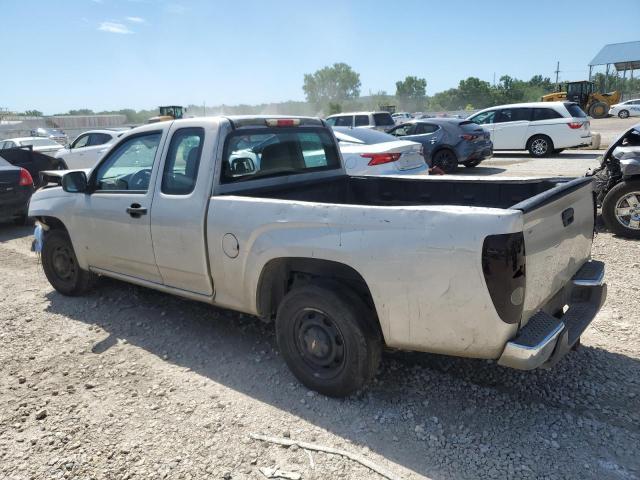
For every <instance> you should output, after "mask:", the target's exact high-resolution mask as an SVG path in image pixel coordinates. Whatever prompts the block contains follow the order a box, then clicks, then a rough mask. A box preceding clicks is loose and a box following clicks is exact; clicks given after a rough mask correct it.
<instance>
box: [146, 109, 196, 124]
mask: <svg viewBox="0 0 640 480" xmlns="http://www.w3.org/2000/svg"><path fill="white" fill-rule="evenodd" d="M158 109H159V110H160V115H158V116H155V117H151V118H150V119H149V120H147V123H156V122H164V121H166V120H178V119H180V118H182V116H183V115H184V112H186V111H187V109H186V108H183V107H181V106H179V105H166V106H162V107H158Z"/></svg>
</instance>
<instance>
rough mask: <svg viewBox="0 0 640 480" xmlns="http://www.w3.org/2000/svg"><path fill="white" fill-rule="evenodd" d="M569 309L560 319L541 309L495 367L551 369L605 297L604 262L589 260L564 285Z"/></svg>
mask: <svg viewBox="0 0 640 480" xmlns="http://www.w3.org/2000/svg"><path fill="white" fill-rule="evenodd" d="M567 287H568V288H569V292H568V298H569V301H568V307H569V308H568V309H567V310H566V311H565V312H564V313H563V315H562V316H561V317H559V318H558V317H556V316H553V315H550V314H549V313H547V312H544V311H542V310H540V311H538V312H537V313H536V314H534V315H533V317H531V318H530V319H529V322H528V323H527V325H526V326H525V327H524V328H522V329H520V330H519V331H518V333H517V335H516V337H515V338H514V339H513V340H511V341H509V342H507V345H506V346H505V349H504V351H503V352H502V355H501V356H500V358H499V359H498V364H499V365H503V366H505V367H510V368H517V369H519V370H532V369H534V368H538V367H542V368H550V367H552V366H553V365H555V364H556V363H557V362H558V361H559V360H560V359H561V358H562V357H564V356H565V355H566V354H567V352H568V351H569V350H571V347H573V346H574V345H575V344H576V343H577V342H578V340H579V339H580V335H582V333H583V332H584V331H585V330H586V329H587V327H588V326H589V324H590V323H591V321H592V320H593V319H594V317H595V316H596V314H597V313H598V311H599V310H600V307H602V305H603V304H604V301H605V299H606V297H607V285H606V284H605V283H604V263H602V262H598V261H593V260H592V261H589V262H587V263H585V264H584V265H583V266H582V268H581V269H580V270H579V271H578V273H576V274H575V275H574V277H573V279H572V284H571V285H568V286H567Z"/></svg>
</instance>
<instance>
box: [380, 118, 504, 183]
mask: <svg viewBox="0 0 640 480" xmlns="http://www.w3.org/2000/svg"><path fill="white" fill-rule="evenodd" d="M388 133H390V134H391V135H394V136H396V137H402V139H403V140H411V141H412V142H419V143H421V144H422V145H423V147H424V158H425V160H426V161H427V163H428V164H429V165H430V166H437V167H440V168H441V169H442V170H444V171H445V172H446V173H451V172H453V171H455V170H456V168H457V167H458V164H460V163H461V164H463V165H464V166H465V167H469V168H471V167H475V166H476V165H478V164H479V163H480V162H482V161H483V160H485V159H487V158H490V157H491V156H492V155H493V143H492V142H491V137H490V134H489V132H488V131H487V130H485V129H483V128H482V127H480V126H479V125H477V124H475V123H473V122H470V121H468V120H460V119H458V118H429V119H418V120H411V121H409V122H406V123H403V124H402V125H398V126H397V127H395V128H392V129H391V130H389V132H388Z"/></svg>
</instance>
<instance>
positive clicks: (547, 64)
mask: <svg viewBox="0 0 640 480" xmlns="http://www.w3.org/2000/svg"><path fill="white" fill-rule="evenodd" d="M0 5H1V7H2V8H1V9H0V11H1V12H2V14H1V15H2V29H0V45H3V46H4V47H5V48H3V49H2V50H3V54H2V59H3V66H4V67H5V68H3V69H2V70H3V72H2V78H1V80H0V107H3V108H9V109H10V110H24V109H30V108H36V109H39V110H42V111H44V112H45V113H48V114H52V113H57V112H63V111H67V110H69V109H71V108H84V107H87V108H93V109H95V110H102V109H119V108H125V107H131V108H136V109H139V108H155V107H156V106H157V105H159V104H174V103H177V104H185V105H186V104H190V103H195V104H202V102H203V101H205V102H206V103H207V105H218V104H221V103H225V104H229V105H231V104H238V103H251V104H254V103H262V102H270V101H283V100H288V99H294V100H303V99H304V95H303V92H302V80H303V75H304V74H305V73H310V72H313V71H315V70H317V69H318V68H321V67H323V66H325V65H328V64H332V63H334V62H346V63H348V64H350V65H351V66H352V67H353V68H354V69H355V70H356V71H357V72H359V73H360V80H361V82H362V94H363V95H365V94H368V93H369V91H372V92H376V91H378V90H386V91H387V92H389V93H393V92H394V91H395V82H396V80H399V79H402V78H404V77H405V76H406V75H418V76H420V77H424V78H426V79H427V82H428V84H427V93H428V94H433V93H435V92H438V91H441V90H444V89H446V88H450V87H454V86H456V85H457V84H458V81H459V80H460V79H462V78H466V77H468V76H471V75H473V76H477V77H480V78H481V79H483V80H487V81H492V79H493V75H494V72H495V74H496V76H497V77H498V78H499V77H500V76H501V75H503V74H509V75H511V76H514V77H518V78H525V79H528V78H529V77H531V76H532V75H534V74H538V73H540V74H543V75H546V76H549V77H552V76H553V75H554V74H553V70H554V69H555V65H556V61H558V60H559V61H560V69H561V70H562V73H561V78H564V79H581V78H586V76H587V74H588V67H587V63H588V62H589V61H590V60H591V59H592V57H593V56H595V54H596V53H597V52H598V50H599V49H600V48H601V47H602V46H603V45H604V44H606V43H614V42H624V41H632V40H638V39H640V27H638V25H637V24H635V25H634V26H631V24H627V22H625V21H624V20H623V18H627V19H636V20H637V19H639V18H640V2H638V1H637V0H632V1H628V0H627V1H615V0H609V1H608V2H605V3H603V2H602V1H590V0H582V1H580V2H577V3H576V2H575V1H561V0H557V1H545V0H543V1H540V0H537V1H527V2H521V1H516V0H512V1H497V0H496V1H491V0H484V1H482V2H467V1H427V0H423V1H421V0H403V1H390V0H387V1H384V2H383V1H356V0H353V1H348V0H344V1H337V0H336V1H334V0H323V1H321V0H313V1H300V0H298V1H294V0H281V1H275V0H273V1H260V0H242V1H214V0H211V1H204V0H192V1H188V0H64V1H63V0H59V1H57V0H56V1H51V0H29V1H25V0H0ZM598 12H605V13H604V14H598ZM611 12H613V13H614V14H615V15H612V14H611ZM618 14H620V15H618ZM634 21H635V20H634ZM618 27H620V28H618ZM8 46H10V47H11V48H7V47H8ZM8 66H15V70H10V69H9V68H7V67H8Z"/></svg>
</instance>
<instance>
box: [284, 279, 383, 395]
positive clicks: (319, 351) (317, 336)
mask: <svg viewBox="0 0 640 480" xmlns="http://www.w3.org/2000/svg"><path fill="white" fill-rule="evenodd" d="M371 317H372V314H371V312H370V310H369V309H368V308H367V307H366V305H365V304H364V302H363V301H362V300H361V299H360V298H359V297H358V296H357V295H356V294H355V293H352V292H351V291H350V290H349V289H348V288H346V289H345V288H337V286H333V285H327V286H325V285H315V284H309V285H304V286H301V287H297V288H294V289H293V290H291V291H290V292H289V293H287V295H285V297H284V299H283V300H282V302H281V303H280V305H279V307H278V313H277V316H276V336H277V339H278V347H279V348H280V352H281V353H282V356H283V357H284V360H285V362H286V363H287V366H288V367H289V369H290V370H291V371H292V372H293V374H294V375H295V376H296V378H297V379H298V380H300V382H302V383H303V384H304V385H305V386H307V387H308V388H310V389H312V390H316V391H317V392H319V393H322V394H324V395H328V396H331V397H344V396H347V395H349V394H351V393H353V392H355V391H357V390H359V389H361V388H362V387H363V386H364V385H365V384H366V383H367V382H368V381H369V380H371V379H372V378H373V376H374V375H375V373H376V370H377V368H378V364H379V363H380V356H381V353H382V342H381V339H380V335H379V333H378V332H377V330H376V329H375V328H374V327H373V325H372V323H371V322H370V320H371Z"/></svg>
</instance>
